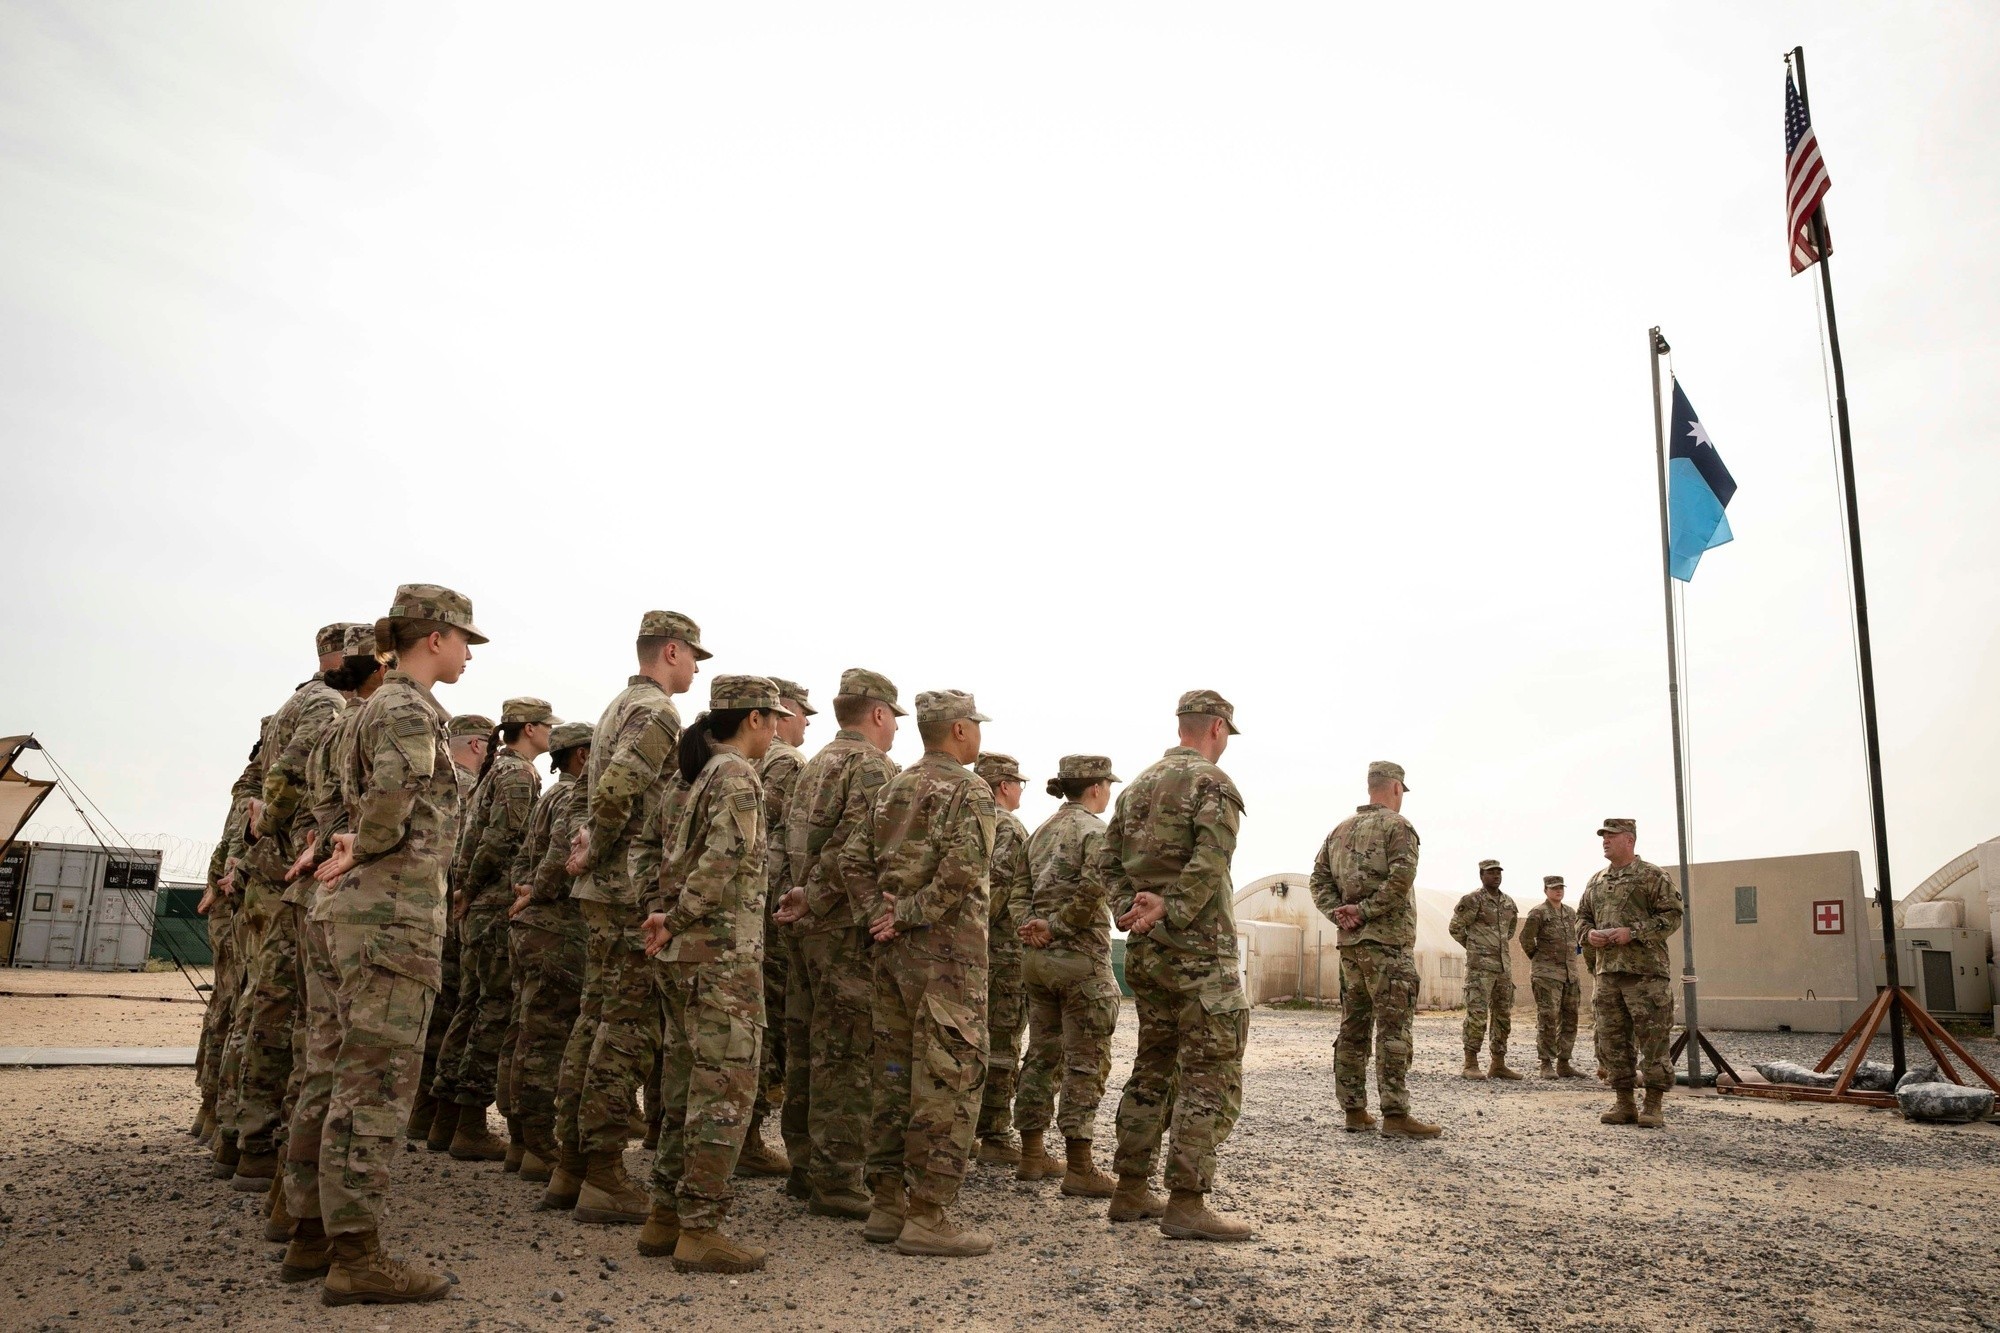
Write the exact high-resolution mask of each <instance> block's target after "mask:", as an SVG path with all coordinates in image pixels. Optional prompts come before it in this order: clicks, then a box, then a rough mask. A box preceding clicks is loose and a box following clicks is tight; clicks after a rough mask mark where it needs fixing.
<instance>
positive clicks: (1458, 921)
mask: <svg viewBox="0 0 2000 1333" xmlns="http://www.w3.org/2000/svg"><path fill="white" fill-rule="evenodd" d="M1520 921H1521V905H1520V904H1519V903H1517V902H1515V901H1514V900H1513V899H1512V898H1509V897H1508V896H1507V895H1506V894H1504V893H1502V892H1500V890H1498V889H1489V888H1487V887H1486V886H1485V885H1484V884H1482V885H1480V886H1479V887H1478V888H1476V889H1474V890H1473V891H1472V892H1471V893H1468V894H1466V895H1465V896H1464V897H1463V898H1460V899H1459V900H1458V906H1457V907H1455V908H1453V909H1452V913H1451V926H1450V930H1451V937H1452V938H1453V939H1455V940H1457V941H1458V942H1459V943H1460V944H1462V945H1464V946H1465V968H1466V971H1468V972H1505V971H1506V970H1507V969H1508V967H1509V966H1510V964H1509V963H1508V961H1507V945H1508V942H1509V941H1511V940H1512V939H1513V938H1514V931H1515V929H1516V928H1517V927H1518V926H1519V925H1520Z"/></svg>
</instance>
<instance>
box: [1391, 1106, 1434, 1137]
mask: <svg viewBox="0 0 2000 1333" xmlns="http://www.w3.org/2000/svg"><path fill="white" fill-rule="evenodd" d="M1443 1132H1444V1131H1443V1130H1441V1129H1439V1128H1438V1127H1437V1126H1436V1125H1427V1124H1425V1123H1424V1122H1423V1121H1421V1120H1419V1119H1417V1118H1416V1117H1415V1116H1413V1115H1411V1114H1410V1113H1409V1112H1408V1111H1405V1112H1403V1113H1402V1114H1401V1115H1386V1114H1385V1115H1384V1116H1383V1117H1382V1137H1383V1138H1385V1139H1434V1138H1436V1137H1437V1136H1438V1135H1440V1134H1442V1133H1443Z"/></svg>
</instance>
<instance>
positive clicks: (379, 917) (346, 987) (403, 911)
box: [290, 583, 486, 1305]
mask: <svg viewBox="0 0 2000 1333" xmlns="http://www.w3.org/2000/svg"><path fill="white" fill-rule="evenodd" d="M375 637H376V648H377V651H379V652H385V653H386V652H393V653H395V654H396V660H397V669H396V670H395V671H392V672H390V673H389V675H388V678H387V679H386V680H384V681H383V682H382V686H381V688H380V689H378V690H377V691H376V692H375V696H374V697H373V698H371V699H370V700H369V701H368V702H367V704H365V705H364V706H363V708H362V711H361V717H360V719H359V721H358V722H357V724H356V728H355V735H354V747H353V752H352V754H351V755H350V756H349V757H348V760H347V764H346V768H345V772H344V773H343V774H342V778H341V787H342V790H343V792H344V793H345V796H346V804H347V810H348V824H349V827H351V828H352V829H353V830H354V831H353V832H352V833H342V834H337V835H335V837H334V839H333V842H334V847H333V851H332V855H331V856H329V857H328V858H327V860H326V861H325V863H324V864H322V865H321V866H320V868H319V870H318V871H317V872H316V873H315V874H314V878H315V879H316V880H318V881H319V883H320V884H322V885H326V886H328V887H329V891H328V892H324V893H319V894H316V895H315V897H314V900H313V904H312V907H311V908H310V910H309V912H308V914H307V915H308V921H309V923H311V924H312V925H314V926H315V927H316V928H318V929H319V930H320V931H321V932H322V933H323V938H324V947H323V948H320V949H315V950H311V951H309V956H313V957H315V958H316V959H317V960H318V962H317V963H316V970H317V971H318V972H319V977H318V984H319V985H320V986H322V987H323V988H324V990H325V992H326V995H327V997H328V998H329V1000H330V1003H329V1004H328V1005H327V1006H326V1008H325V1011H324V1013H323V1014H322V1015H321V1016H320V1017H318V1018H316V1020H315V1023H314V1028H313V1033H312V1039H311V1045H310V1051H311V1053H312V1054H311V1058H312V1059H314V1060H315V1062H316V1063H319V1064H322V1065H324V1066H325V1067H326V1068H328V1069H329V1070H330V1071H331V1076H330V1077H329V1078H328V1079H326V1080H325V1087H326V1100H325V1101H324V1102H321V1101H319V1100H318V1098H317V1097H314V1098H313V1099H311V1101H310V1102H309V1101H308V1099H307V1098H306V1096H305V1095H304V1093H303V1092H302V1093H301V1097H300V1103H299V1110H298V1113H297V1117H296V1122H295V1125H294V1130H293V1134H292V1141H291V1149H290V1156H291V1158H292V1160H293V1161H299V1160H301V1158H302V1157H303V1156H304V1155H305V1154H306V1153H313V1154H315V1157H314V1168H315V1171H316V1174H317V1176H318V1184H319V1189H318V1195H319V1197H318V1199H317V1200H316V1202H317V1203H318V1205H319V1216H320V1220H321V1226H322V1228H323V1229H324V1232H325V1235H326V1238H327V1242H328V1248H329V1251H330V1255H329V1257H330V1260H331V1262H330V1264H329V1266H328V1268H327V1274H326V1281H325V1283H324V1284H323V1286H322V1287H321V1290H320V1300H321V1302H322V1303H324V1304H327V1305H352V1304H357V1303H383V1302H386V1303H398V1302H404V1301H427V1300H437V1299H439V1298H441V1297H443V1296H444V1295H445V1294H446V1293H447V1292H449V1291H450V1290H451V1285H450V1283H448V1282H447V1281H446V1280H445V1279H444V1278H443V1277H441V1276H439V1275H437V1274H435V1273H429V1272H425V1271H424V1270H422V1269H419V1268H414V1267H410V1266H407V1265H404V1264H400V1263H397V1262H396V1261H394V1260H392V1259H390V1258H389V1257H388V1256H386V1255H384V1254H383V1253H382V1252H381V1248H380V1243H379V1240H378V1233H379V1229H380V1227H381V1222H382V1211H383V1206H384V1204H385V1203H386V1202H387V1197H388V1192H389V1166H390V1163H391V1162H392V1161H393V1160H394V1157H395V1152H396V1143H397V1136H398V1133H399V1131H400V1130H401V1128H402V1126H403V1123H404V1119H405V1117H406V1116H408V1114H409V1111H410V1102H411V1099H412V1098H413V1097H414V1095H415V1093H416V1084H417V1075H418V1072H419V1070H420V1069H421V1068H422V1063H423V1037H424V1023H425V1020H426V1019H428V1018H429V1016H430V1007H431V1004H432V1002H433V1001H434V1000H435V998H436V995H437V988H438V957H439V954H440V952H441V951H442V948H443V943H444V929H445V868H446V864H447V861H448V859H449V857H450V855H451V850H452V845H453V842H454V840H455V839H454V835H455V834H456V833H457V821H458V783H457V780H456V779H455V778H454V777H453V776H452V765H451V759H450V755H449V754H448V752H447V751H446V748H445V719H446V718H447V716H448V714H447V713H446V712H445V710H444V709H443V708H442V707H440V706H439V705H438V702H437V700H436V698H435V697H433V695H432V694H431V689H432V687H433V686H435V685H449V684H452V683H454V682H456V681H457V680H458V678H459V677H460V675H462V674H463V673H464V671H465V667H466V664H467V663H468V662H470V661H471V660H472V646H473V645H475V644H481V643H485V642H486V636H485V635H483V634H481V633H480V632H479V631H478V629H477V628H476V627H475V626H474V625H473V620H472V603H471V602H470V601H468V600H467V599H466V598H464V597H462V596H460V595H459V594H458V593H455V592H453V591H451V590H450V589H449V588H441V587H438V586H436V585H434V584H421V583H418V584H404V585H403V586H402V587H400V588H398V589H397V590H396V600H395V603H394V605H393V606H391V607H390V610H389V614H388V615H387V616H385V617H383V618H382V619H381V620H378V621H376V622H375ZM335 886H337V887H335ZM301 1202H302V1203H304V1202H305V1201H301ZM307 1206H310V1205H309V1204H308V1205H307ZM306 1222H307V1214H306V1213H305V1211H304V1209H303V1208H302V1209H301V1211H300V1221H299V1226H300V1228H301V1229H303V1228H305V1226H306Z"/></svg>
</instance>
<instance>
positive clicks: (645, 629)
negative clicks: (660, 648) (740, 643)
mask: <svg viewBox="0 0 2000 1333" xmlns="http://www.w3.org/2000/svg"><path fill="white" fill-rule="evenodd" d="M639 637H640V638H642V639H679V640H680V641H681V642H682V643H684V644H686V645H687V646H688V647H690V648H692V649H694V660H695V661H697V662H706V661H707V660H708V659H709V658H711V657H713V656H715V654H714V653H711V652H710V651H708V649H706V648H704V647H702V646H701V626H699V625H697V624H695V623H694V622H693V621H692V620H689V619H688V618H687V617H686V616H684V615H682V614H681V613H680V612H678V611H648V612H647V613H646V614H645V615H643V616H640V617H639Z"/></svg>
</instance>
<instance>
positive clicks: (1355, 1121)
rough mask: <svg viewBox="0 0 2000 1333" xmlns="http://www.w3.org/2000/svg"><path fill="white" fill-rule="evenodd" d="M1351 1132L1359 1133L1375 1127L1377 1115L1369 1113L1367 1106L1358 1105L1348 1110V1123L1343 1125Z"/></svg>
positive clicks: (1343, 1127)
mask: <svg viewBox="0 0 2000 1333" xmlns="http://www.w3.org/2000/svg"><path fill="white" fill-rule="evenodd" d="M1341 1128H1342V1129H1344V1130H1346V1131H1347V1132H1348V1133H1349V1134H1359V1133H1361V1132H1363V1131H1364V1130H1370V1129H1373V1128H1375V1117H1374V1116H1372V1115H1369V1114H1368V1108H1367V1107H1365V1106H1356V1107H1353V1108H1352V1109H1350V1110H1349V1111H1348V1112H1347V1123H1346V1124H1344V1125H1342V1126H1341Z"/></svg>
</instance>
